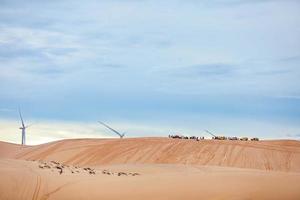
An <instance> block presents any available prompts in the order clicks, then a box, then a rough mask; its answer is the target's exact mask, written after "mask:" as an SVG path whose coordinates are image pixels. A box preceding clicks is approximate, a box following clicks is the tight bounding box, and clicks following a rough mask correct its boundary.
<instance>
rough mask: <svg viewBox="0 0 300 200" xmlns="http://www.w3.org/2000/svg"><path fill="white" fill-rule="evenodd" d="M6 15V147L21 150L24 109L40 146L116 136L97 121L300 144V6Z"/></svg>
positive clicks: (125, 5)
mask: <svg viewBox="0 0 300 200" xmlns="http://www.w3.org/2000/svg"><path fill="white" fill-rule="evenodd" d="M0 4H1V6H0V119H1V120H0V121H1V123H0V139H1V140H7V141H13V142H18V141H19V136H20V135H19V130H18V129H17V128H18V123H19V122H18V121H17V120H18V115H17V108H18V106H21V108H22V111H23V113H24V116H25V117H26V120H27V121H30V122H37V123H38V125H36V126H35V127H34V126H33V127H32V129H31V134H29V132H28V137H31V138H30V139H31V142H32V143H39V142H45V141H49V140H55V139H61V138H69V137H75V136H76V137H110V136H112V135H111V134H110V133H109V132H107V131H106V130H105V129H103V128H101V127H100V126H98V125H97V124H96V125H95V122H96V121H97V120H103V121H106V122H107V123H110V124H112V125H113V126H115V127H116V128H118V129H121V130H124V131H126V132H127V133H128V135H130V136H133V137H134V136H157V135H161V136H164V135H168V134H169V133H170V132H180V133H184V134H187V135H192V134H196V135H199V136H200V135H203V134H204V133H203V129H211V130H212V131H214V132H216V133H220V134H224V135H228V136H229V135H233V134H234V135H238V136H244V135H249V136H259V137H262V138H293V139H299V138H300V125H299V124H300V123H299V122H300V78H299V77H300V65H299V64H300V26H299V24H300V14H299V13H300V12H299V10H300V3H299V1H296V0H295V1H293V0H285V1H280V0H256V1H253V0H252V1H250V0H228V1H222V0H211V1H206V0H204V1H194V0H185V1H182V0H177V1H176V0H175V1H174V0H173V1H169V0H166V1H150V0H142V1H136V0H123V1H120V0H110V1H108V0H107V1H106V0H104V1H76V2H74V1H69V0H61V1H55V0H54V1H43V2H42V1H35V0H33V1H30V2H28V1H23V0H18V1H14V0H12V1H3V0H0ZM79 124H80V127H78V126H79ZM1 127H2V128H1ZM72 127H73V128H72ZM75 127H76V128H75ZM28 131H29V130H28ZM8 133H9V134H8ZM7 135H9V136H7ZM29 141H30V140H29Z"/></svg>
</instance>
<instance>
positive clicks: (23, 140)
mask: <svg viewBox="0 0 300 200" xmlns="http://www.w3.org/2000/svg"><path fill="white" fill-rule="evenodd" d="M19 115H20V118H21V122H22V126H21V127H20V129H21V130H22V145H25V143H26V133H25V130H26V128H28V127H29V126H31V125H32V124H31V125H28V126H25V124H24V120H23V117H22V114H21V110H20V108H19Z"/></svg>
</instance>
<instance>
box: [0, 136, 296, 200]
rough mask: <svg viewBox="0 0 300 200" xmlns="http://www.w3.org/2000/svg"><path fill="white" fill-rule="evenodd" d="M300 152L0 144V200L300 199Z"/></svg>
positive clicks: (156, 143) (161, 141) (210, 146)
mask: <svg viewBox="0 0 300 200" xmlns="http://www.w3.org/2000/svg"><path fill="white" fill-rule="evenodd" d="M299 157H300V142H299V141H292V140H274V141H259V142H251V141H249V142H244V141H215V140H201V141H195V140H181V139H169V138H126V139H122V140H121V139H71V140H61V141H56V142H51V143H47V144H41V145H36V146H21V145H16V144H11V143H6V142H0V177H1V181H0V199H1V200H2V199H4V200H14V199H24V200H27V199H28V200H30V199H34V200H60V199H62V200H68V199H70V200H71V199H72V200H77V199H78V200H82V199H91V200H97V199H109V200H119V199H130V200H140V199H143V200H153V199H156V200H167V199H173V200H185V199H189V200H198V199H213V200H226V199H228V200H241V199H247V200H258V199H261V200H282V199H289V200H298V199H299V198H300V190H299V188H300V173H299V171H300V162H299V159H300V158H299ZM133 172H134V173H133Z"/></svg>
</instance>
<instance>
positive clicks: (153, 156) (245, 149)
mask: <svg viewBox="0 0 300 200" xmlns="http://www.w3.org/2000/svg"><path fill="white" fill-rule="evenodd" d="M3 145H4V146H7V147H8V148H9V149H12V150H11V152H10V154H9V155H6V157H8V158H14V159H23V160H49V161H50V160H57V161H60V162H63V163H65V164H75V165H91V166H101V165H108V164H188V165H209V166H210V165H211V166H224V167H237V168H249V169H261V170H268V171H285V172H299V171H300V142H299V141H294V140H274V141H247V142H245V141H217V140H201V141H195V140H184V139H169V138H129V139H122V140H120V139H71V140H61V141H56V142H51V143H47V144H42V145H37V146H27V147H22V146H19V145H14V144H7V143H3V142H2V143H1V144H0V148H1V149H0V150H1V151H2V149H5V148H3ZM3 152H5V153H6V152H8V151H7V150H6V151H3ZM3 152H2V153H1V154H0V156H1V155H2V154H5V153H3Z"/></svg>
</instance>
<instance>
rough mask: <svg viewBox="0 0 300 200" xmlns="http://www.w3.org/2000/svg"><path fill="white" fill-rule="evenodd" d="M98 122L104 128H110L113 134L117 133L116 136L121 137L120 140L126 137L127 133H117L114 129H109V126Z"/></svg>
mask: <svg viewBox="0 0 300 200" xmlns="http://www.w3.org/2000/svg"><path fill="white" fill-rule="evenodd" d="M98 122H99V123H100V124H101V125H103V126H105V127H106V128H108V129H109V130H111V131H112V132H114V133H116V134H117V135H118V136H119V137H120V139H122V138H123V137H124V136H125V133H123V134H121V133H119V132H118V131H116V130H115V129H113V128H111V127H109V126H108V125H106V124H104V123H103V122H101V121H98Z"/></svg>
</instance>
